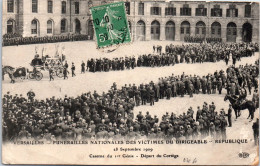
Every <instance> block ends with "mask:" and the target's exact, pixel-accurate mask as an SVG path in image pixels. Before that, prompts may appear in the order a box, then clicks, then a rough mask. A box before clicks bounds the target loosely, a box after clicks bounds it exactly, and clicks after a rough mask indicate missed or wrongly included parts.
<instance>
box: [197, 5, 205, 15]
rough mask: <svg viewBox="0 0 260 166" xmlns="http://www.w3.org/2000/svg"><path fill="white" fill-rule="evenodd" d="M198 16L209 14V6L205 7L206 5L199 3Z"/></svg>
mask: <svg viewBox="0 0 260 166" xmlns="http://www.w3.org/2000/svg"><path fill="white" fill-rule="evenodd" d="M196 16H207V8H205V7H204V5H199V6H198V8H196Z"/></svg>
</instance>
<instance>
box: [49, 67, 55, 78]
mask: <svg viewBox="0 0 260 166" xmlns="http://www.w3.org/2000/svg"><path fill="white" fill-rule="evenodd" d="M53 74H54V72H53V69H52V67H51V68H50V69H49V76H50V81H51V80H53V81H54V77H53Z"/></svg>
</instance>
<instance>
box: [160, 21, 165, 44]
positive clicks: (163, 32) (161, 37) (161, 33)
mask: <svg viewBox="0 0 260 166" xmlns="http://www.w3.org/2000/svg"><path fill="white" fill-rule="evenodd" d="M165 38H166V37H165V24H164V23H161V25H160V40H162V41H164V40H165Z"/></svg>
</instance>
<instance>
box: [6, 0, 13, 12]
mask: <svg viewBox="0 0 260 166" xmlns="http://www.w3.org/2000/svg"><path fill="white" fill-rule="evenodd" d="M7 12H8V13H13V12H14V0H7Z"/></svg>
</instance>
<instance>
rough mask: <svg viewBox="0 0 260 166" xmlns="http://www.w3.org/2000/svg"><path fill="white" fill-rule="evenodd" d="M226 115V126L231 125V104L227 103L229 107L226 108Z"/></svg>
mask: <svg viewBox="0 0 260 166" xmlns="http://www.w3.org/2000/svg"><path fill="white" fill-rule="evenodd" d="M226 116H227V117H228V127H232V120H231V117H232V105H231V104H229V108H228V113H227V114H226Z"/></svg>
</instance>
